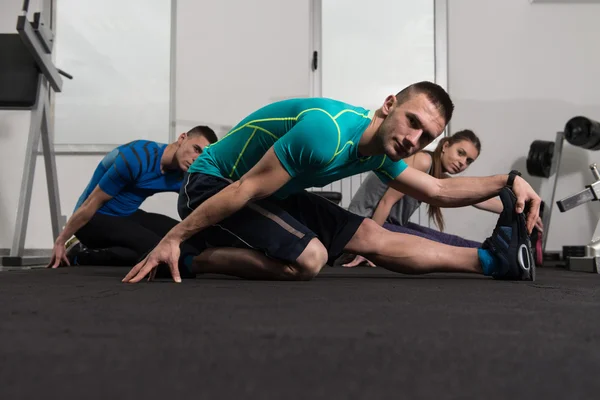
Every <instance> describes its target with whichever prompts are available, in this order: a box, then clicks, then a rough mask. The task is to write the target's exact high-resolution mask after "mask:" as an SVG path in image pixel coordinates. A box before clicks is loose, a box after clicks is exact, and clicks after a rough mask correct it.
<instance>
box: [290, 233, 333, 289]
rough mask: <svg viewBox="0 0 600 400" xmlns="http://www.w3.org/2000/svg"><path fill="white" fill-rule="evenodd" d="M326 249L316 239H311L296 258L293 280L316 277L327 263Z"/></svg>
mask: <svg viewBox="0 0 600 400" xmlns="http://www.w3.org/2000/svg"><path fill="white" fill-rule="evenodd" d="M327 258H328V254H327V249H326V248H325V246H323V243H321V242H320V241H319V240H318V239H317V238H314V239H312V240H311V241H310V242H309V243H308V246H306V248H305V249H304V251H303V252H302V254H300V257H298V259H297V261H296V264H295V266H294V270H295V271H294V275H295V278H297V279H299V280H310V279H312V278H314V277H315V276H317V275H318V274H319V272H320V271H321V268H323V267H324V266H325V264H326V263H327Z"/></svg>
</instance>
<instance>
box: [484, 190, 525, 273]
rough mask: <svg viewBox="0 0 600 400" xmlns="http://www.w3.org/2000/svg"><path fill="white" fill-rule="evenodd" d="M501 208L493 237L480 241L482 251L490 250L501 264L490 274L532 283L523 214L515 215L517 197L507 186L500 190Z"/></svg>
mask: <svg viewBox="0 0 600 400" xmlns="http://www.w3.org/2000/svg"><path fill="white" fill-rule="evenodd" d="M499 195H500V200H502V204H503V206H504V209H503V210H502V213H501V214H500V217H499V218H498V223H497V224H496V228H494V232H493V233H492V236H490V237H489V238H487V239H486V240H485V242H483V245H482V248H483V249H486V250H489V251H490V252H491V253H492V255H493V256H494V257H495V258H496V259H497V260H498V261H499V262H500V265H499V266H498V268H497V270H496V271H494V272H493V273H492V277H494V278H495V279H510V280H524V281H534V280H535V262H534V260H533V251H532V248H531V239H530V237H529V234H528V233H527V223H526V220H525V213H521V214H517V213H516V212H515V205H516V203H517V197H516V196H515V194H514V193H513V191H512V190H511V189H509V188H508V187H505V188H503V189H502V190H501V191H500V194H499Z"/></svg>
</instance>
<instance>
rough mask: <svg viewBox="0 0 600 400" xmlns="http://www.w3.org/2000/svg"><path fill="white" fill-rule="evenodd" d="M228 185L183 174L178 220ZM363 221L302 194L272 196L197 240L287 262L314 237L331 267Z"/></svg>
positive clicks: (323, 201) (325, 200)
mask: <svg viewBox="0 0 600 400" xmlns="http://www.w3.org/2000/svg"><path fill="white" fill-rule="evenodd" d="M229 184H230V181H228V180H226V179H223V178H219V177H215V176H212V175H206V174H202V173H192V174H186V176H185V178H184V184H183V185H182V188H181V191H180V193H179V202H178V209H179V216H180V217H181V218H182V219H184V218H186V217H187V216H188V215H189V214H190V213H191V212H192V211H193V210H194V209H195V208H196V207H198V206H199V205H200V204H202V202H204V201H206V200H207V199H209V198H210V197H212V196H214V195H215V194H216V193H218V192H219V191H221V190H222V189H223V188H225V187H227V186H228V185H229ZM363 220H364V217H360V216H358V215H356V214H353V213H351V212H349V211H347V210H345V209H343V208H342V207H340V206H338V205H337V204H335V203H333V202H331V201H329V200H327V199H325V198H323V197H321V196H318V195H316V194H313V193H310V192H307V191H302V192H300V193H296V194H293V195H291V196H289V197H287V198H285V199H277V198H275V197H273V196H272V197H268V198H265V199H261V200H258V201H255V202H252V203H250V204H248V205H247V206H246V207H244V208H243V209H241V210H239V211H238V212H236V213H235V214H233V215H231V216H229V217H228V218H225V219H224V220H223V221H221V222H220V223H218V224H216V225H214V226H212V227H210V228H208V229H206V230H204V231H203V232H201V233H200V235H201V237H202V239H203V240H205V241H206V243H207V245H208V246H211V247H239V248H250V249H255V250H258V251H261V252H263V253H264V254H265V255H267V256H268V257H271V258H275V259H279V260H281V261H284V262H286V263H293V262H295V261H296V259H297V258H298V257H299V256H300V254H302V252H303V251H304V249H305V248H306V246H307V245H308V243H309V242H310V240H311V239H313V238H315V237H316V238H318V239H319V240H320V241H321V243H323V245H324V246H325V248H326V249H327V252H328V257H329V260H328V264H329V265H333V264H332V263H333V261H334V260H335V259H336V258H338V257H339V255H340V254H341V253H342V252H343V250H344V247H345V246H346V244H347V243H348V242H349V241H350V239H351V238H352V236H354V234H355V233H356V231H357V229H358V227H359V226H360V224H361V223H362V221H363ZM196 247H199V246H196Z"/></svg>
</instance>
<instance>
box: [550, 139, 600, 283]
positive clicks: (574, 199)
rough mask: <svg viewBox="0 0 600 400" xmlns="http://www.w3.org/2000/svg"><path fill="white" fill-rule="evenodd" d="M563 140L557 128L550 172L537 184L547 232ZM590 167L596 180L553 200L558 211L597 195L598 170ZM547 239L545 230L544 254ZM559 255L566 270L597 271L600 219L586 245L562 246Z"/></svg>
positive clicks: (599, 270)
mask: <svg viewBox="0 0 600 400" xmlns="http://www.w3.org/2000/svg"><path fill="white" fill-rule="evenodd" d="M564 141H565V135H564V133H563V132H558V133H557V134H556V141H555V142H554V152H553V156H552V166H551V168H550V175H549V176H548V179H544V180H542V185H541V187H540V197H541V198H542V201H544V203H546V205H547V206H546V207H545V208H544V210H543V212H542V222H543V224H544V230H545V232H549V229H550V222H551V216H552V209H553V208H554V207H553V205H554V198H555V195H556V184H557V180H558V174H559V171H560V162H561V158H562V157H561V156H562V150H563V144H564ZM590 169H591V171H592V174H593V175H594V178H595V182H594V183H592V184H591V185H587V186H586V188H585V189H584V190H582V191H580V192H579V193H576V194H573V195H571V196H567V197H565V198H564V199H561V200H559V201H557V202H556V204H557V206H558V209H559V210H560V211H561V212H566V211H568V210H570V209H572V208H575V207H577V206H580V205H582V204H585V203H587V202H589V201H594V200H599V199H600V173H599V172H598V169H597V166H596V164H592V165H590ZM547 240H548V235H547V234H545V235H544V236H543V240H542V252H543V254H546V242H547ZM562 258H563V261H564V263H565V266H566V268H567V269H569V270H572V271H580V272H595V273H600V268H599V265H600V221H598V223H597V224H596V229H595V230H594V234H593V235H592V239H591V241H590V242H589V243H588V244H587V245H583V246H564V247H563V254H562Z"/></svg>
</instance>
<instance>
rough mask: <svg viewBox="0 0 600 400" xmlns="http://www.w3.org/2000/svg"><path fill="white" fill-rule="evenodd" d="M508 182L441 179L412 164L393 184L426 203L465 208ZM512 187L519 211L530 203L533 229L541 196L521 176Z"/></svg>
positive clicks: (502, 179)
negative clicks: (419, 169)
mask: <svg viewBox="0 0 600 400" xmlns="http://www.w3.org/2000/svg"><path fill="white" fill-rule="evenodd" d="M507 181H508V175H493V176H486V177H456V178H452V179H437V178H434V177H432V176H431V175H428V174H426V173H424V172H421V171H418V170H416V169H414V168H410V167H409V168H406V170H404V172H402V173H401V174H400V175H398V176H397V177H396V179H395V180H394V181H392V182H390V186H391V187H393V188H394V189H396V190H398V191H401V192H403V193H406V194H408V195H409V196H412V197H414V198H416V199H418V200H421V201H423V202H425V203H429V204H433V205H436V206H439V207H463V206H469V205H474V204H477V203H480V202H482V201H485V200H487V199H489V198H491V197H493V196H496V195H497V194H498V193H499V192H500V190H501V189H502V188H503V187H504V186H505V185H506V183H507ZM512 188H513V192H514V193H515V195H516V196H517V204H516V210H515V211H516V212H517V213H521V212H523V211H524V210H525V204H526V203H528V204H529V210H528V215H527V229H528V230H529V232H531V230H532V229H533V227H534V226H535V223H536V220H537V216H538V214H539V209H540V204H541V199H540V197H539V196H538V195H537V193H536V192H535V191H534V190H533V189H532V188H531V186H530V185H529V184H528V183H527V182H526V181H525V180H524V179H523V178H521V177H519V176H517V177H516V178H515V180H514V182H513V186H512Z"/></svg>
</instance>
